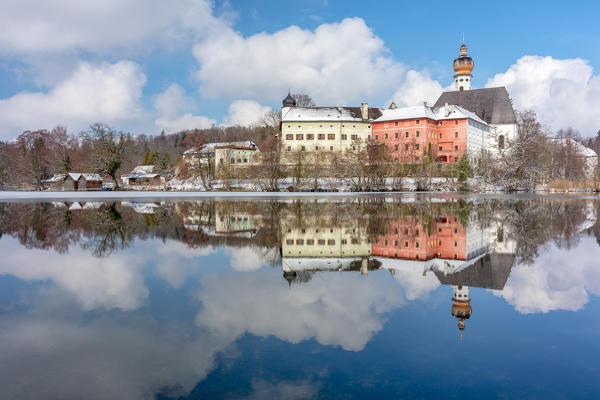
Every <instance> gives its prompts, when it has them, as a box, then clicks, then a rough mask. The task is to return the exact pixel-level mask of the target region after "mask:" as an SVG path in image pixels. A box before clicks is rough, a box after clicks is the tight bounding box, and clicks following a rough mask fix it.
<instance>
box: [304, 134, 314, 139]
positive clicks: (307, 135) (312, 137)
mask: <svg viewBox="0 0 600 400" xmlns="http://www.w3.org/2000/svg"><path fill="white" fill-rule="evenodd" d="M314 139H315V135H313V134H312V133H308V134H306V140H314Z"/></svg>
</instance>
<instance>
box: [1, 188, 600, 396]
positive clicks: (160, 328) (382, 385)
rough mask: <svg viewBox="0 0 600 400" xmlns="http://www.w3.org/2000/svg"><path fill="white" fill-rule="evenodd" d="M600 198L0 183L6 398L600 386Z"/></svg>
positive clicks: (495, 391)
mask: <svg viewBox="0 0 600 400" xmlns="http://www.w3.org/2000/svg"><path fill="white" fill-rule="evenodd" d="M599 216H600V203H599V202H597V201H593V200H579V199H562V200H561V199H516V200H515V199H512V200H508V199H502V198H497V199H468V198H461V197H460V196H447V197H443V196H442V197H427V196H423V197H419V196H417V197H415V196H411V197H377V196H375V197H355V198H346V199H320V200H316V199H306V200H260V201H254V202H242V201H189V202H184V201H181V202H174V201H168V202H145V203H141V202H107V203H105V202H75V203H72V202H66V203H63V202H60V203H58V202H56V203H0V387H1V389H0V390H1V392H0V393H1V394H0V397H1V398H7V399H38V398H44V399H82V398H85V399H172V398H177V399H179V398H181V399H187V398H190V399H200V398H202V399H205V398H211V399H212V398H227V399H238V398H243V399H246V398H252V399H254V398H277V399H311V398H327V399H329V398H343V399H352V398H461V399H464V398H540V399H547V398H598V397H600V380H599V379H598V376H600V363H599V361H598V360H599V356H600V344H599V339H600V301H599V299H598V295H600V247H599V243H600V221H599V218H598V217H599Z"/></svg>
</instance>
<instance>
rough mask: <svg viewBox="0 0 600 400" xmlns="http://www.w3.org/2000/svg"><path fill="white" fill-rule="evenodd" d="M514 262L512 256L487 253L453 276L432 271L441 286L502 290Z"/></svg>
mask: <svg viewBox="0 0 600 400" xmlns="http://www.w3.org/2000/svg"><path fill="white" fill-rule="evenodd" d="M514 260H515V256H514V255H513V254H497V253H488V254H486V255H485V256H483V257H481V258H480V259H479V260H477V262H475V263H474V264H473V265H470V266H469V267H467V268H465V269H463V270H460V271H458V272H455V273H453V274H447V275H444V273H443V272H441V271H438V270H437V269H436V270H434V273H435V275H436V276H437V278H438V280H439V281H440V283H441V284H442V285H463V286H472V287H480V288H486V289H495V290H502V289H503V288H504V285H506V281H507V280H508V275H510V270H511V269H512V266H513V263H514Z"/></svg>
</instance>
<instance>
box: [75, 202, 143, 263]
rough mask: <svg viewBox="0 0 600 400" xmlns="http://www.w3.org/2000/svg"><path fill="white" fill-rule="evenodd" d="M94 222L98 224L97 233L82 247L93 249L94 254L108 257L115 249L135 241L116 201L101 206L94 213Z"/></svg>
mask: <svg viewBox="0 0 600 400" xmlns="http://www.w3.org/2000/svg"><path fill="white" fill-rule="evenodd" d="M93 222H94V225H95V226H96V232H95V235H94V236H92V237H91V238H90V240H89V241H88V242H87V243H85V244H83V246H82V247H83V248H84V249H90V250H92V254H93V255H94V256H96V257H106V256H108V255H109V254H111V253H112V252H113V251H114V250H122V249H125V248H127V247H128V246H129V245H130V244H131V243H132V242H133V237H132V236H131V235H130V234H129V233H128V231H127V227H126V223H125V222H124V221H123V217H122V216H121V213H120V212H119V211H118V210H117V207H116V205H115V203H110V204H103V205H102V206H100V208H99V209H98V210H96V212H95V213H94V215H93Z"/></svg>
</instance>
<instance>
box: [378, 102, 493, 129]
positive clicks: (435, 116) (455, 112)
mask: <svg viewBox="0 0 600 400" xmlns="http://www.w3.org/2000/svg"><path fill="white" fill-rule="evenodd" d="M414 118H424V119H425V118H428V119H432V120H434V121H439V120H446V119H463V118H469V119H472V120H474V121H477V122H479V123H481V124H484V125H487V123H486V122H485V121H484V120H482V119H481V118H479V117H478V116H477V115H476V114H475V113H472V112H471V111H468V110H465V109H464V108H462V107H460V106H457V105H454V104H450V105H448V109H447V110H446V106H445V105H444V106H442V107H427V106H425V105H422V106H415V107H402V108H396V109H393V110H392V109H388V110H383V112H382V115H381V117H379V118H377V119H376V120H375V121H374V122H385V121H396V120H403V119H414Z"/></svg>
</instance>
